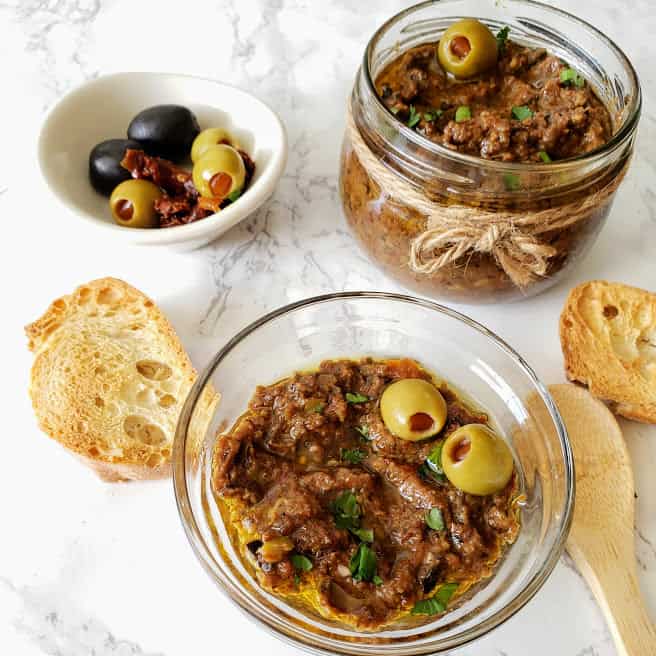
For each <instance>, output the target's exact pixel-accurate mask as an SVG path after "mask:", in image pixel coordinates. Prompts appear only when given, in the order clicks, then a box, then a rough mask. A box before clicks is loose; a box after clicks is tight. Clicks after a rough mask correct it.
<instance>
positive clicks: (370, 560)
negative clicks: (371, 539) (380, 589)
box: [349, 542, 378, 581]
mask: <svg viewBox="0 0 656 656" xmlns="http://www.w3.org/2000/svg"><path fill="white" fill-rule="evenodd" d="M377 565H378V561H377V559H376V552H375V551H373V549H371V548H370V547H368V546H367V545H366V544H365V543H364V542H361V543H360V546H359V547H358V549H357V551H356V552H355V553H354V554H353V556H352V557H351V560H350V562H349V569H350V570H351V576H352V577H353V580H354V581H372V580H373V578H374V576H376V567H377Z"/></svg>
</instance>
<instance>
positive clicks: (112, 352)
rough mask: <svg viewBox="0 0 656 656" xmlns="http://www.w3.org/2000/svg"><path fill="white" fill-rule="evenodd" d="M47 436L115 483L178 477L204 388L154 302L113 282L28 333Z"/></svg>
mask: <svg viewBox="0 0 656 656" xmlns="http://www.w3.org/2000/svg"><path fill="white" fill-rule="evenodd" d="M26 333H27V336H28V338H29V347H30V349H31V350H32V351H33V352H34V354H35V359H34V364H33V366H32V373H31V378H30V395H31V397H32V405H33V406H34V411H35V413H36V416H37V419H38V421H39V425H40V427H41V428H42V429H43V430H44V431H45V432H46V433H47V434H48V435H49V436H50V437H52V438H54V439H55V440H57V441H58V442H60V443H61V444H62V445H64V446H65V447H66V448H68V449H70V450H71V451H72V452H73V453H75V454H76V455H77V456H78V457H79V458H80V459H81V460H82V461H83V462H85V463H86V464H87V465H89V466H91V467H92V468H93V469H94V470H95V471H96V472H97V473H98V475H99V476H100V477H101V478H102V479H104V480H106V481H123V480H142V479H151V478H162V477H165V476H167V475H169V474H170V470H171V467H170V456H171V450H172V446H173V437H174V433H175V428H176V423H177V420H178V417H179V414H180V411H181V408H182V404H183V402H184V400H185V398H186V397H187V394H188V392H189V389H190V387H191V385H192V383H193V381H194V379H195V372H194V369H193V367H192V365H191V361H190V360H189V357H188V356H187V354H186V353H185V351H184V348H183V347H182V345H181V344H180V341H179V340H178V337H177V335H176V334H175V332H174V330H173V328H172V327H171V325H170V324H169V322H168V321H167V319H166V317H165V316H164V315H163V314H162V312H161V311H160V310H159V308H157V306H156V305H155V304H154V303H153V301H151V300H150V299H149V298H148V297H146V296H145V295H144V294H142V293H141V292H140V291H139V290H137V289H135V288H134V287H131V286H130V285H128V284H127V283H125V282H123V281H121V280H116V279H114V278H103V279H100V280H95V281H93V282H90V283H88V284H86V285H82V286H80V287H78V288H77V289H76V290H75V291H74V292H73V293H72V294H71V295H69V296H63V297H62V298H59V299H57V300H56V301H54V302H53V303H52V304H51V305H50V307H49V308H48V310H47V311H46V312H45V314H44V315H43V316H42V317H41V318H40V319H38V320H37V321H35V322H34V323H32V324H30V325H29V326H27V327H26Z"/></svg>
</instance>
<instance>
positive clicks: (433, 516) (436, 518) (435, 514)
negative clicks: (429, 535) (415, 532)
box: [426, 508, 444, 531]
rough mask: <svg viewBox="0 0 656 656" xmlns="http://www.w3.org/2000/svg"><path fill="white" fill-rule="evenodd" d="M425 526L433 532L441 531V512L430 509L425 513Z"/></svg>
mask: <svg viewBox="0 0 656 656" xmlns="http://www.w3.org/2000/svg"><path fill="white" fill-rule="evenodd" d="M426 524H427V526H428V527H429V528H432V529H433V530H434V531H443V530H444V517H443V515H442V511H441V510H440V509H439V508H431V509H430V510H429V511H428V512H427V513H426Z"/></svg>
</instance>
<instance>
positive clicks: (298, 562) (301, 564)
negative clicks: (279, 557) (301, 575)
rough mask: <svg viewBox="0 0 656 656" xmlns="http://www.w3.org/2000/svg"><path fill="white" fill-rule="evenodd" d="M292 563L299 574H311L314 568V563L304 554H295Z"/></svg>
mask: <svg viewBox="0 0 656 656" xmlns="http://www.w3.org/2000/svg"><path fill="white" fill-rule="evenodd" d="M291 561H292V565H293V566H294V569H295V570H296V571H297V572H309V571H310V570H311V569H312V567H313V565H312V561H311V560H310V559H309V558H308V557H307V556H303V555H302V554H293V555H292V557H291Z"/></svg>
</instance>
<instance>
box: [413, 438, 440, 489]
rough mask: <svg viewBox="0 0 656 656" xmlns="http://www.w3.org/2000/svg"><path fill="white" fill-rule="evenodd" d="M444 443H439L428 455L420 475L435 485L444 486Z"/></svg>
mask: <svg viewBox="0 0 656 656" xmlns="http://www.w3.org/2000/svg"><path fill="white" fill-rule="evenodd" d="M443 444H444V442H438V443H437V444H436V445H435V446H434V447H433V448H432V449H431V452H430V453H429V454H428V457H427V458H426V460H424V462H423V464H422V465H421V467H419V475H420V476H421V477H422V478H424V479H426V480H431V481H433V482H435V483H438V484H442V483H444V482H445V481H446V476H445V475H444V470H443V469H442V445H443Z"/></svg>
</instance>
